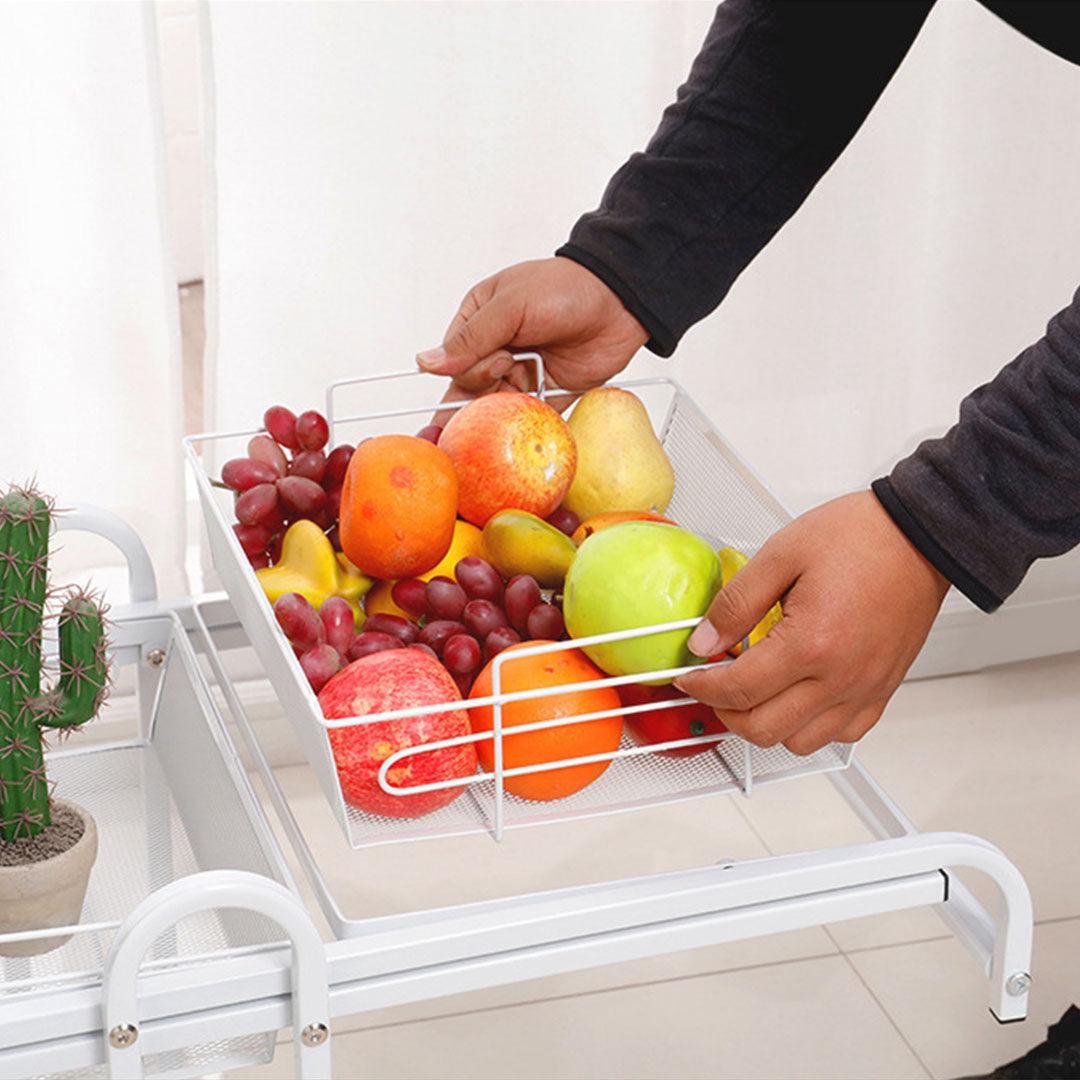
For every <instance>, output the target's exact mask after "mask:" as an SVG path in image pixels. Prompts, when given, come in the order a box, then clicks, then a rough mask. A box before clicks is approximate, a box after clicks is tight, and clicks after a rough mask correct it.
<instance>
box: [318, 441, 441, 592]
mask: <svg viewBox="0 0 1080 1080" xmlns="http://www.w3.org/2000/svg"><path fill="white" fill-rule="evenodd" d="M457 509H458V481H457V477H456V475H455V471H454V466H453V463H452V462H451V461H450V458H449V457H448V456H447V455H446V454H445V453H444V452H443V451H442V450H440V449H439V447H437V446H436V445H434V443H430V442H428V441H427V440H426V439H418V438H417V437H416V436H415V435H377V436H374V437H373V438H370V439H365V440H364V441H363V442H362V443H361V444H360V445H359V446H358V447H357V448H356V450H355V451H354V453H353V456H352V458H351V460H350V461H349V467H348V470H347V471H346V473H345V483H344V485H343V487H342V492H341V519H340V521H339V528H340V536H341V547H342V550H343V551H344V552H345V554H346V555H347V556H348V557H349V559H350V560H351V561H352V562H353V563H355V564H356V566H357V567H358V568H359V569H360V570H361V571H362V572H363V573H365V574H370V575H371V576H372V577H377V578H394V579H396V578H403V577H415V576H416V575H417V574H422V573H424V572H425V571H427V570H430V569H432V568H433V567H434V566H435V565H436V564H437V563H438V562H439V560H440V559H442V558H443V556H444V555H445V554H446V553H447V551H449V549H450V544H451V541H452V540H453V538H454V522H455V521H456V520H457Z"/></svg>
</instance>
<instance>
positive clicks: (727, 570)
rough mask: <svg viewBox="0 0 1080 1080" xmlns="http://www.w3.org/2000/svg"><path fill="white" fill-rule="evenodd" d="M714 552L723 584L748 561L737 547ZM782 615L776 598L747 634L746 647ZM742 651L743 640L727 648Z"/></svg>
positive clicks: (735, 653)
mask: <svg viewBox="0 0 1080 1080" xmlns="http://www.w3.org/2000/svg"><path fill="white" fill-rule="evenodd" d="M716 554H717V556H718V557H719V559H720V578H721V582H722V583H723V585H725V586H726V585H727V583H728V582H729V581H730V580H731V579H732V578H733V577H734V576H735V575H736V574H737V573H738V572H739V571H740V570H741V569H742V568H743V567H744V566H745V565H746V564H747V563H748V562H749V561H750V560H749V559H747V557H746V556H745V555H744V554H743V553H742V552H741V551H739V550H738V548H733V547H722V548H721V549H720V550H719V551H718V552H717V553H716ZM783 617H784V612H783V609H782V608H781V607H780V601H779V600H777V602H776V603H775V604H773V606H772V607H771V608H769V610H768V611H767V612H765V618H764V619H762V620H761V622H759V623H758V624H757V626H755V627H754V629H753V630H751V631H750V633H749V634H748V635H747V637H746V642H745V644H746V646H747V648H749V647H750V646H751V645H756V644H757V643H758V642H759V641H760V640H761V639H762V638H763V637H765V635H766V634H767V633H768V632H769V631H770V630H771V629H772V628H773V627H774V626H775V625H776V624H777V623H778V622H779V621H780V620H781V619H782V618H783ZM742 651H743V642H741V641H740V642H739V643H738V644H737V645H732V646H731V648H730V649H728V652H729V653H730V654H731V655H732V656H739V655H740V654H741V653H742Z"/></svg>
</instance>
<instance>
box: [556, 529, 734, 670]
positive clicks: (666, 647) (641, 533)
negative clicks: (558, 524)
mask: <svg viewBox="0 0 1080 1080" xmlns="http://www.w3.org/2000/svg"><path fill="white" fill-rule="evenodd" d="M720 584H721V575H720V559H719V557H718V556H717V554H716V552H715V551H713V549H712V548H711V547H710V546H709V544H707V543H706V542H705V541H704V540H702V539H701V537H699V536H696V535H695V534H694V533H692V532H689V531H687V530H686V529H683V528H680V527H679V526H678V525H667V524H664V523H662V522H658V521H625V522H622V523H620V524H618V525H611V526H609V527H608V528H606V529H601V530H598V531H597V532H595V533H593V534H592V535H591V536H590V537H588V539H586V540H585V542H584V543H583V544H582V545H581V547H580V548H578V553H577V556H576V557H575V558H574V561H573V562H572V563H571V565H570V570H569V572H568V573H567V575H566V585H565V589H564V595H563V615H564V617H565V619H566V629H567V631H568V632H569V634H570V636H571V637H574V638H583V637H591V636H593V635H594V634H607V633H611V632H612V631H615V630H630V629H634V628H636V627H639V626H654V625H656V624H658V623H666V622H674V621H675V620H677V619H689V618H699V617H700V616H702V615H704V614H705V612H706V611H707V610H708V608H709V605H710V604H711V603H712V599H713V597H714V596H715V595H716V592H717V590H718V589H719V588H720ZM692 629H693V628H692V627H691V628H690V629H687V630H666V631H664V632H663V633H661V634H647V635H643V636H642V637H636V638H628V639H626V640H624V641H609V642H605V643H603V644H600V645H590V646H587V647H586V648H585V652H586V653H587V654H588V656H589V658H590V659H591V660H592V661H593V663H594V664H596V665H597V667H599V668H600V669H601V670H602V671H605V672H606V673H607V674H608V675H638V674H642V673H644V672H649V671H660V670H663V669H665V668H675V667H684V666H686V665H687V664H695V663H701V660H700V659H699V658H698V657H696V656H694V655H693V653H691V652H690V650H689V649H687V647H686V641H687V638H689V637H690V632H691V630H692ZM670 681H671V680H670V679H655V680H651V684H653V685H660V684H663V683H667V682H670Z"/></svg>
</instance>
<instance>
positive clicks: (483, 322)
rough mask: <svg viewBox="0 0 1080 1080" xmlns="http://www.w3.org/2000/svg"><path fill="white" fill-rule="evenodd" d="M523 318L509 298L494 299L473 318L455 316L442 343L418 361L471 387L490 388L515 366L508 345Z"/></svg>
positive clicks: (418, 357) (469, 388) (420, 355)
mask: <svg viewBox="0 0 1080 1080" xmlns="http://www.w3.org/2000/svg"><path fill="white" fill-rule="evenodd" d="M519 324H520V319H519V318H518V317H517V313H515V312H514V311H513V309H512V306H511V305H509V304H507V303H506V302H505V301H500V300H499V299H493V300H491V301H490V302H489V303H487V304H485V305H483V306H482V307H480V308H479V309H477V311H476V312H474V313H473V315H472V316H471V318H469V319H455V321H454V325H453V326H451V329H450V332H449V333H448V334H447V336H446V339H445V340H444V341H443V343H442V345H441V346H440V347H438V348H436V349H429V350H427V351H426V352H422V353H419V354H418V355H417V357H416V362H417V364H418V365H419V366H420V367H421V368H422V369H423V370H424V371H428V372H431V373H433V374H435V375H449V376H450V377H451V378H453V380H454V381H455V382H456V383H457V384H458V385H459V386H462V387H464V388H465V389H467V390H477V391H479V390H486V389H488V388H489V386H490V385H491V384H492V383H495V382H497V381H498V380H499V379H500V378H502V377H503V376H504V375H505V374H506V373H507V372H508V371H509V370H510V369H511V367H513V364H514V358H513V356H512V355H511V354H510V353H509V352H508V351H507V349H506V346H508V345H510V344H511V343H512V342H513V339H514V334H515V332H516V330H517V327H518V325H519Z"/></svg>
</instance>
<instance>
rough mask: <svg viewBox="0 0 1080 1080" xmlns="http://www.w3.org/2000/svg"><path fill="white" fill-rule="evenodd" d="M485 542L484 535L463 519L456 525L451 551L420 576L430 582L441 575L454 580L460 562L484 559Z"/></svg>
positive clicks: (422, 579) (459, 519)
mask: <svg viewBox="0 0 1080 1080" xmlns="http://www.w3.org/2000/svg"><path fill="white" fill-rule="evenodd" d="M483 554H484V541H483V534H482V533H481V532H480V530H479V529H478V528H477V527H476V526H475V525H473V524H472V522H469V521H464V520H463V519H461V518H458V520H457V521H456V522H455V523H454V538H453V539H452V540H451V541H450V550H449V551H448V552H447V553H446V554H445V555H444V556H443V557H442V559H441V560H440V561H439V564H438V565H437V566H433V567H432V568H431V569H430V570H428V571H427V573H425V574H418V575H417V576H418V577H419V578H420V580H421V581H430V580H431V579H432V578H433V577H439V576H440V575H442V576H445V577H450V578H452V577H453V576H454V567H455V566H457V564H458V561H459V560H461V559H464V558H466V557H467V556H469V555H475V556H478V557H480V558H483Z"/></svg>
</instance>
